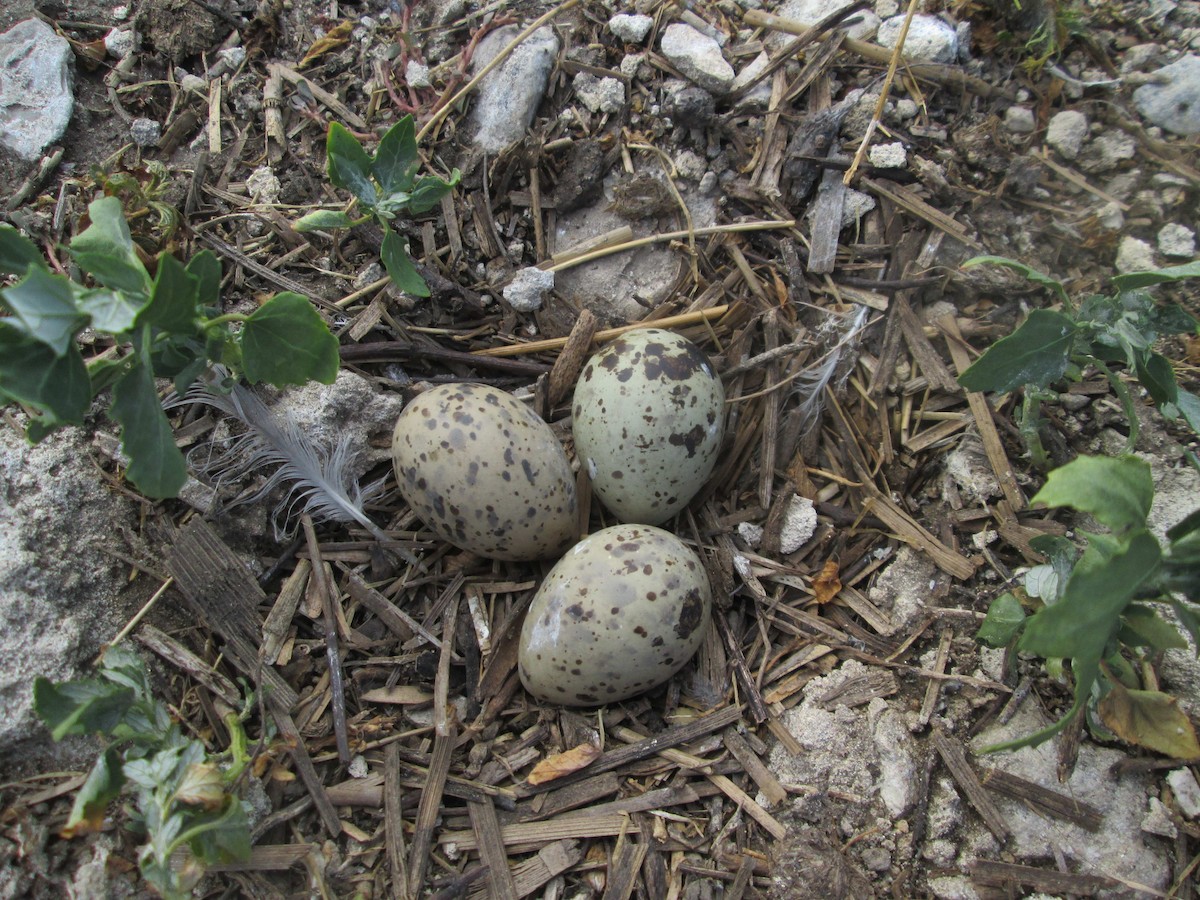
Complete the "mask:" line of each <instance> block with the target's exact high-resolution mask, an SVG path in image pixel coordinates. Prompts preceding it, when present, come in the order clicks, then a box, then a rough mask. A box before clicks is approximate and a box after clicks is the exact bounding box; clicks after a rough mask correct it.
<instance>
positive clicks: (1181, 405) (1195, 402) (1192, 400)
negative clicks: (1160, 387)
mask: <svg viewBox="0 0 1200 900" xmlns="http://www.w3.org/2000/svg"><path fill="white" fill-rule="evenodd" d="M1175 408H1176V409H1178V410H1179V415H1180V416H1182V417H1183V420H1184V421H1185V422H1187V423H1188V425H1189V426H1190V427H1191V429H1192V431H1194V432H1196V433H1197V434H1200V397H1197V396H1196V395H1195V394H1193V393H1192V392H1191V391H1185V390H1184V389H1183V388H1180V389H1179V392H1178V394H1176V396H1175Z"/></svg>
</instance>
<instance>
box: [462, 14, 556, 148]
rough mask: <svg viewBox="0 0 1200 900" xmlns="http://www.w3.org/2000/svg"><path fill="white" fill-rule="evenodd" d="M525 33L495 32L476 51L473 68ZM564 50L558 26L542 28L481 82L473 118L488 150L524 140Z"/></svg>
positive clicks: (514, 29)
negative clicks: (561, 47)
mask: <svg viewBox="0 0 1200 900" xmlns="http://www.w3.org/2000/svg"><path fill="white" fill-rule="evenodd" d="M520 33H521V30H520V28H518V27H517V26H515V25H513V26H507V27H504V28H499V29H497V30H496V31H493V32H491V33H490V34H489V35H488V36H487V37H485V38H484V39H483V40H482V41H480V42H479V47H478V48H476V50H475V54H474V56H473V58H472V60H471V62H472V69H473V71H475V72H478V71H480V70H481V69H483V67H484V66H486V65H487V64H488V63H490V62H491V61H492V60H493V59H495V58H496V56H497V55H498V54H499V53H500V51H501V50H503V49H504V48H505V47H506V46H508V44H509V43H511V42H512V40H513V38H515V37H516V36H517V35H518V34H520ZM558 48H559V43H558V37H557V35H555V33H554V29H552V28H550V27H549V26H546V27H543V28H539V29H538V30H537V31H535V32H534V33H533V34H531V35H530V36H529V37H527V38H526V39H525V40H524V41H522V42H521V43H520V44H519V45H518V46H517V48H516V49H515V50H514V51H513V52H512V54H510V55H509V57H508V59H506V60H505V61H504V62H503V63H501V64H500V65H499V66H497V67H496V68H495V69H493V70H492V71H491V72H489V73H488V75H487V77H485V78H484V79H483V81H482V82H481V83H480V85H479V95H478V97H477V98H476V100H475V105H474V107H473V108H472V110H471V122H472V124H473V126H474V141H475V143H476V145H477V146H479V147H480V148H481V149H482V150H483V151H484V152H486V153H499V152H500V151H501V150H503V149H504V148H505V147H508V146H510V145H511V144H514V143H516V142H517V141H519V140H522V139H524V137H525V134H526V132H527V131H528V130H529V125H530V123H531V122H532V121H533V115H534V113H535V112H536V111H537V107H538V104H539V103H541V101H542V96H543V95H544V94H545V92H546V83H547V81H549V78H550V71H551V69H552V68H553V67H554V59H555V57H556V56H558Z"/></svg>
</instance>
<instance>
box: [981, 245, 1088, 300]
mask: <svg viewBox="0 0 1200 900" xmlns="http://www.w3.org/2000/svg"><path fill="white" fill-rule="evenodd" d="M974 266H1003V267H1004V268H1006V269H1012V270H1013V271H1014V272H1019V273H1021V274H1022V275H1024V276H1025V277H1026V278H1028V279H1029V280H1030V281H1032V282H1033V283H1034V284H1040V285H1041V286H1042V287H1046V288H1049V289H1050V290H1051V291H1052V292H1053V293H1054V295H1055V296H1056V297H1058V299H1059V300H1061V301H1062V302H1063V304H1064V305H1065V306H1067V307H1070V305H1071V301H1070V298H1068V297H1067V289H1066V288H1065V287H1064V286H1063V283H1062V282H1061V281H1059V280H1058V279H1057V278H1051V277H1050V276H1049V275H1046V274H1043V273H1042V272H1039V271H1038V270H1037V269H1034V268H1032V267H1031V266H1027V265H1025V263H1023V262H1021V261H1019V260H1016V259H1009V258H1008V257H1007V256H975V257H972V258H971V259H968V260H967V261H966V262H965V263H963V264H962V268H964V269H970V268H973V267H974Z"/></svg>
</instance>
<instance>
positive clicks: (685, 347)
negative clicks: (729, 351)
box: [571, 328, 725, 525]
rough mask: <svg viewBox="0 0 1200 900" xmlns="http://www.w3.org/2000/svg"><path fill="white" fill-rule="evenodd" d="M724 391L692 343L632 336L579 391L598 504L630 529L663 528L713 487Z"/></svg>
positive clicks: (608, 353)
mask: <svg viewBox="0 0 1200 900" xmlns="http://www.w3.org/2000/svg"><path fill="white" fill-rule="evenodd" d="M724 403H725V391H724V389H723V388H722V387H721V380H720V379H719V378H718V377H717V376H716V373H715V372H714V371H713V368H712V366H711V365H710V364H709V362H708V359H707V358H706V357H705V356H704V354H703V353H702V352H700V350H699V349H698V348H697V347H696V345H695V344H693V343H692V342H691V341H689V340H687V339H686V338H682V337H680V336H679V335H677V334H673V333H672V332H669V331H663V330H662V329H658V328H648V329H645V330H641V331H631V332H629V333H628V334H625V335H622V336H621V337H619V338H617V339H616V340H614V341H613V342H612V343H610V344H608V345H607V346H605V347H604V348H603V349H602V350H600V351H599V352H598V353H596V354H595V355H594V356H593V357H592V358H591V359H590V360H588V362H587V364H586V365H585V366H584V367H583V371H582V373H580V376H579V381H578V382H577V383H576V385H575V400H574V404H573V407H572V412H573V416H574V417H573V423H572V426H571V427H572V431H573V432H574V436H575V449H576V453H577V454H578V456H579V459H580V460H581V461H582V463H583V465H585V466H586V467H587V471H588V475H589V476H590V477H591V480H592V489H593V490H594V491H595V493H596V495H597V496H598V497H599V498H600V500H601V502H603V503H604V505H605V506H606V507H608V508H609V509H610V510H611V511H612V512H613V513H614V514H615V515H616V516H617V517H618V518H619V519H621V521H623V522H641V523H644V524H648V525H657V524H659V523H661V522H665V521H666V520H667V519H669V518H671V516H673V515H675V513H677V512H679V511H680V510H681V509H683V508H684V507H685V506H687V504H688V502H689V501H690V500H691V499H692V497H694V496H695V495H696V493H697V491H699V490H700V488H701V487H703V486H704V482H705V481H706V480H707V479H708V476H709V475H711V474H712V470H713V466H715V465H716V462H717V453H718V451H719V450H720V449H721V438H722V434H723V431H724V423H725V415H724Z"/></svg>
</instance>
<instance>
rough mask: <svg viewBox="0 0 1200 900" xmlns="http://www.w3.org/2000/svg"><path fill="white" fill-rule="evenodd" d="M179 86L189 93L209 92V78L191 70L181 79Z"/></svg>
mask: <svg viewBox="0 0 1200 900" xmlns="http://www.w3.org/2000/svg"><path fill="white" fill-rule="evenodd" d="M179 86H180V87H181V88H182V89H183V90H185V91H187V92H188V93H189V94H205V95H207V94H208V79H206V78H202V77H201V76H199V75H193V74H192V73H190V72H188V73H187V74H186V75H184V76H183V77H182V78H181V79H179Z"/></svg>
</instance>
